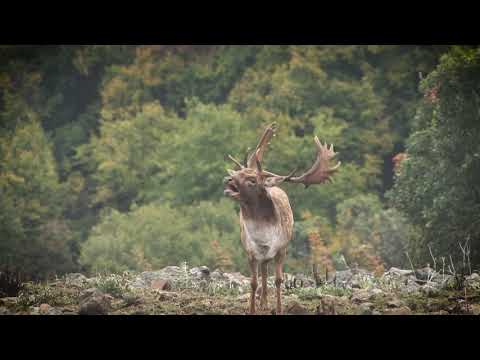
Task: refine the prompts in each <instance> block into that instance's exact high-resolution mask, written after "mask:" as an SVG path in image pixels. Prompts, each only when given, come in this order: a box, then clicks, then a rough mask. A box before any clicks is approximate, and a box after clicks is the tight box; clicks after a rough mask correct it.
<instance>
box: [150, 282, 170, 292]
mask: <svg viewBox="0 0 480 360" xmlns="http://www.w3.org/2000/svg"><path fill="white" fill-rule="evenodd" d="M150 287H152V288H153V289H158V290H166V291H168V290H171V289H172V284H171V282H170V281H169V280H165V279H158V280H153V281H152V283H151V285H150Z"/></svg>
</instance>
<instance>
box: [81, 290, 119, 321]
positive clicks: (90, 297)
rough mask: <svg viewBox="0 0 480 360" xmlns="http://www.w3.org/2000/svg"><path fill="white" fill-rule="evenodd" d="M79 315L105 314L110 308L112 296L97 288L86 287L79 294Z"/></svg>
mask: <svg viewBox="0 0 480 360" xmlns="http://www.w3.org/2000/svg"><path fill="white" fill-rule="evenodd" d="M80 299H81V301H80V310H79V311H78V313H79V315H106V314H108V312H109V311H110V310H111V301H112V299H113V297H112V296H110V295H107V294H104V293H102V292H101V291H100V290H98V289H88V291H86V292H84V293H82V294H81V295H80Z"/></svg>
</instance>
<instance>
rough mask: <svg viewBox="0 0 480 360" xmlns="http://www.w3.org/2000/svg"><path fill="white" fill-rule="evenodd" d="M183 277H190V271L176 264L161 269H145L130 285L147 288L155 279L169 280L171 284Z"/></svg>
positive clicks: (183, 278)
mask: <svg viewBox="0 0 480 360" xmlns="http://www.w3.org/2000/svg"><path fill="white" fill-rule="evenodd" d="M185 278H187V279H190V273H189V272H187V273H185V271H184V270H183V269H182V268H180V267H178V266H167V267H166V268H163V269H162V270H158V271H145V272H143V273H141V274H140V275H138V276H137V277H136V278H135V280H134V281H133V282H132V283H131V286H132V287H136V288H147V287H151V286H152V282H153V281H155V280H169V281H170V284H171V285H172V286H175V285H176V284H178V283H180V282H183V281H184V280H185Z"/></svg>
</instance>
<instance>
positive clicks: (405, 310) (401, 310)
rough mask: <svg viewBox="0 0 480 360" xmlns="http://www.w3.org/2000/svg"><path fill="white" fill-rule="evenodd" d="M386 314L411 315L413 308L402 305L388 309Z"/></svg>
mask: <svg viewBox="0 0 480 360" xmlns="http://www.w3.org/2000/svg"><path fill="white" fill-rule="evenodd" d="M384 314H385V315H411V314H412V310H410V308H409V307H408V306H402V307H399V308H393V309H387V310H385V312H384Z"/></svg>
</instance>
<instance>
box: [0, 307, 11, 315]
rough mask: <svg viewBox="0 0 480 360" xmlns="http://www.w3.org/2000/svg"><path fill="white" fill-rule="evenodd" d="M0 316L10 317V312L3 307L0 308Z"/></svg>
mask: <svg viewBox="0 0 480 360" xmlns="http://www.w3.org/2000/svg"><path fill="white" fill-rule="evenodd" d="M0 315H10V311H9V310H8V309H7V308H6V307H4V306H0Z"/></svg>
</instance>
